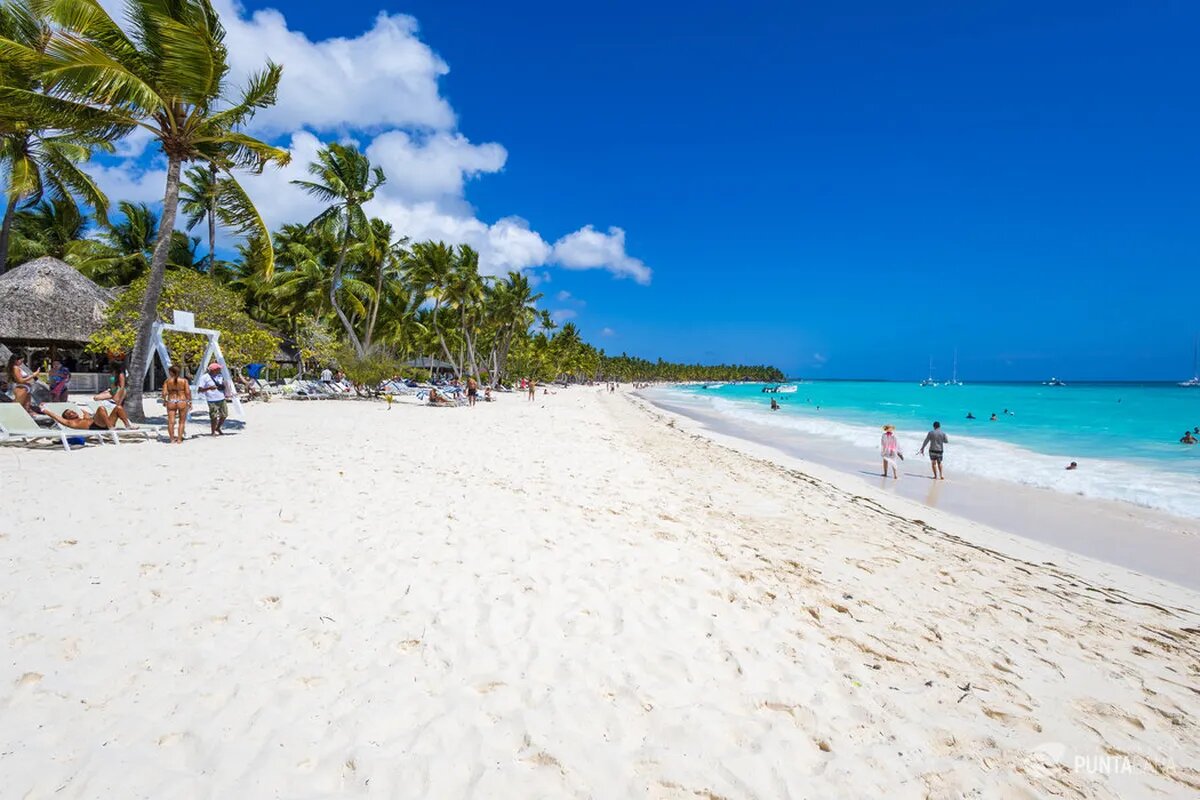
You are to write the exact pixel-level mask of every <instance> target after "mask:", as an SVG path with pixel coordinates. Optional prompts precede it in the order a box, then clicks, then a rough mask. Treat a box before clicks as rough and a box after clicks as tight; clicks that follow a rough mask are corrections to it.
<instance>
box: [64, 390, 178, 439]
mask: <svg viewBox="0 0 1200 800" xmlns="http://www.w3.org/2000/svg"><path fill="white" fill-rule="evenodd" d="M108 402H109V401H107V400H79V401H78V402H71V403H42V407H43V408H48V409H50V410H51V411H53V412H54V413H55V414H58V415H59V416H60V417H61V416H62V412H63V411H64V410H65V409H72V410H74V409H77V408H79V406H83V407H84V408H85V409H87V410H88V411H89V412H91V413H92V414H95V413H96V409H98V408H104V407H106V406H105V404H106V403H108ZM164 430H165V428H163V426H161V425H139V426H137V427H136V428H125V427H120V428H109V431H110V432H111V433H112V434H113V441H117V440H118V439H119V438H120V437H122V436H141V437H142V438H144V439H149V438H151V437H154V438H158V435H159V434H160V433H162V432H163V431H164Z"/></svg>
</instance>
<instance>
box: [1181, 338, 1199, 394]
mask: <svg viewBox="0 0 1200 800" xmlns="http://www.w3.org/2000/svg"><path fill="white" fill-rule="evenodd" d="M1198 354H1200V339H1197V340H1196V341H1195V343H1193V344H1192V377H1190V378H1188V379H1187V380H1186V381H1180V382H1179V385H1180V386H1182V387H1183V388H1185V389H1200V363H1198V362H1197V360H1196V356H1197V355H1198Z"/></svg>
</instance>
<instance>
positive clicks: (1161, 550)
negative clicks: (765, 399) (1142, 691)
mask: <svg viewBox="0 0 1200 800" xmlns="http://www.w3.org/2000/svg"><path fill="white" fill-rule="evenodd" d="M634 394H635V396H636V397H637V398H638V399H639V400H640V401H641V402H644V403H647V404H649V405H651V406H653V408H654V409H655V410H656V411H657V412H659V413H662V414H666V415H669V416H671V417H673V418H676V419H677V420H680V422H681V424H683V425H684V427H686V428H688V429H689V430H695V431H697V432H700V433H702V434H703V435H705V436H708V437H710V438H712V439H714V440H716V441H720V442H721V443H722V444H725V445H727V446H730V447H733V448H734V449H738V450H741V451H742V452H747V453H748V454H751V455H755V456H756V457H763V458H766V459H768V460H771V461H775V462H776V463H784V464H786V465H787V466H790V467H793V468H798V469H800V470H802V471H805V472H810V473H811V472H813V471H814V470H817V471H819V473H820V474H821V477H822V479H824V480H827V481H829V482H831V483H833V484H834V485H837V486H839V487H840V488H842V489H844V490H846V491H851V492H863V491H867V490H870V491H872V492H873V496H875V497H876V498H877V499H880V500H881V501H892V500H896V501H903V502H904V506H905V508H906V513H908V514H910V515H911V514H917V515H919V516H920V515H929V514H931V513H935V512H942V513H947V514H949V515H952V516H954V517H957V518H960V519H963V520H968V521H971V522H977V523H980V524H983V525H987V526H989V527H991V528H994V529H996V530H998V531H1003V532H1005V533H1007V534H1011V535H1013V536H1017V537H1020V538H1022V539H1026V540H1031V541H1034V542H1038V543H1041V544H1046V545H1050V546H1052V547H1055V548H1060V549H1062V550H1065V551H1068V552H1071V553H1074V554H1077V555H1080V556H1084V557H1086V558H1089V559H1092V560H1095V561H1098V562H1102V563H1105V564H1109V565H1112V566H1115V567H1118V568H1121V569H1128V570H1130V571H1132V572H1136V573H1141V574H1144V575H1146V576H1149V577H1152V578H1156V579H1161V580H1167V581H1171V582H1172V583H1175V584H1177V585H1179V586H1183V587H1185V588H1188V589H1190V590H1200V573H1198V572H1197V571H1196V569H1195V568H1194V565H1195V564H1197V563H1200V520H1194V519H1189V518H1186V517H1178V516H1174V515H1171V514H1167V513H1166V512H1162V511H1158V510H1155V509H1149V508H1144V507H1141V506H1136V505H1133V504H1131V503H1125V502H1120V501H1116V500H1105V499H1101V498H1089V497H1083V496H1078V495H1071V494H1067V493H1064V492H1059V491H1056V490H1052V489H1043V488H1040V487H1032V486H1024V485H1021V484H1014V483H1011V482H1008V481H1000V480H988V479H985V478H980V477H978V476H973V475H962V474H956V473H953V472H951V474H950V477H949V478H948V479H947V480H946V481H933V480H932V479H931V478H930V476H929V474H928V467H929V464H928V461H927V460H926V459H922V458H917V457H916V456H915V454H914V456H913V458H911V459H909V460H908V461H906V462H904V464H903V467H902V472H903V475H902V478H901V480H899V481H893V480H891V479H883V478H881V477H880V475H879V474H878V472H872V471H871V470H872V466H873V462H870V461H865V460H861V461H860V460H858V459H846V458H845V457H844V455H842V452H843V451H844V448H838V447H833V446H829V445H828V443H825V442H814V441H813V439H812V438H806V437H803V436H800V435H798V434H791V435H789V434H788V433H786V432H783V431H779V430H776V429H770V430H768V429H766V428H765V427H764V428H763V429H762V430H756V429H755V426H751V425H750V424H748V423H745V424H738V423H736V422H734V421H732V420H729V419H728V418H725V417H722V416H719V415H716V414H712V413H706V412H704V411H702V410H700V409H698V408H696V407H695V406H689V405H686V404H684V403H678V402H672V401H671V400H672V399H671V398H669V397H662V396H661V395H659V396H655V393H654V390H653V389H651V390H642V391H639V392H636V393H634ZM950 456H951V459H950V460H949V461H948V462H947V463H948V464H949V466H950V469H951V470H953V449H952V448H951V450H950ZM874 466H875V467H876V468H877V467H878V465H877V464H874ZM1101 572H1103V571H1101Z"/></svg>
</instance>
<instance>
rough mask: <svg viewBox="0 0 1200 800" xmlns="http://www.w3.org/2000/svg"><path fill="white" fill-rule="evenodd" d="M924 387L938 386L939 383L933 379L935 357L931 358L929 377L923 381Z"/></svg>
mask: <svg viewBox="0 0 1200 800" xmlns="http://www.w3.org/2000/svg"><path fill="white" fill-rule="evenodd" d="M921 385H922V386H937V381H935V380H934V379H933V356H930V357H929V377H928V378H926V379H925V380H923V381H921Z"/></svg>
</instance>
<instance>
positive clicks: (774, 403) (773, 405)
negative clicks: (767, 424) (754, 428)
mask: <svg viewBox="0 0 1200 800" xmlns="http://www.w3.org/2000/svg"><path fill="white" fill-rule="evenodd" d="M771 410H772V411H778V410H779V401H778V400H776V399H775V398H774V397H772V398H771Z"/></svg>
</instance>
